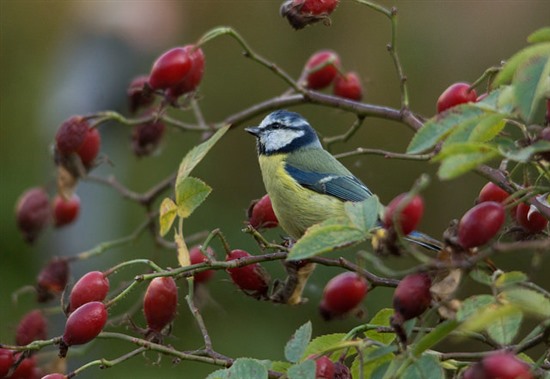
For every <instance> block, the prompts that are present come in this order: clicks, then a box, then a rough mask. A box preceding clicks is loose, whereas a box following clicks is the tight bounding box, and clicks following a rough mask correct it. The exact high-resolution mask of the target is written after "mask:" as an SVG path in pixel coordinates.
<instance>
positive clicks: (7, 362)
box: [0, 348, 15, 378]
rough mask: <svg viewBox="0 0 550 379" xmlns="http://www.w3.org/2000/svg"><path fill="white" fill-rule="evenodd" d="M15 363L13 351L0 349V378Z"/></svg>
mask: <svg viewBox="0 0 550 379" xmlns="http://www.w3.org/2000/svg"><path fill="white" fill-rule="evenodd" d="M14 362H15V357H14V355H13V351H11V350H8V349H2V348H0V378H4V377H5V376H6V374H7V373H8V371H10V368H11V365H13V363H14Z"/></svg>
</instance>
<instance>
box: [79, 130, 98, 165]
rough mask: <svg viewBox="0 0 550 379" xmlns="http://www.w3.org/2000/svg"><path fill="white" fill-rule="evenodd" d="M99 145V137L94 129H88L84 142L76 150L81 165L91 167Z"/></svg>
mask: <svg viewBox="0 0 550 379" xmlns="http://www.w3.org/2000/svg"><path fill="white" fill-rule="evenodd" d="M100 145H101V135H100V134H99V131H98V130H97V129H96V128H90V129H88V133H87V134H86V138H84V142H83V143H82V145H80V147H79V148H78V149H77V151H76V153H77V154H78V156H79V157H80V160H81V161H82V164H83V165H84V166H85V167H88V168H89V167H91V166H92V165H93V163H94V161H95V159H96V157H97V154H98V153H99V148H100Z"/></svg>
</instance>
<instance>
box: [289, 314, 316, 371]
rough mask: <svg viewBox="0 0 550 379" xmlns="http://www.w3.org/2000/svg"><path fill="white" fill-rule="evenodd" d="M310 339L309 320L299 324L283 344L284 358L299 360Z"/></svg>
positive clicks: (293, 360) (290, 360) (294, 361)
mask: <svg viewBox="0 0 550 379" xmlns="http://www.w3.org/2000/svg"><path fill="white" fill-rule="evenodd" d="M310 340H311V321H308V322H306V323H305V324H304V325H302V326H300V327H299V328H298V329H297V330H296V332H294V335H293V336H292V337H291V338H290V340H289V341H288V342H287V344H286V346H285V358H286V360H287V361H289V362H292V363H296V362H298V361H299V360H300V358H301V357H302V355H303V354H304V351H305V350H306V347H307V345H308V344H309V341H310Z"/></svg>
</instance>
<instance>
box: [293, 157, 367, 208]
mask: <svg viewBox="0 0 550 379" xmlns="http://www.w3.org/2000/svg"><path fill="white" fill-rule="evenodd" d="M285 168H286V171H287V172H288V174H289V175H290V176H292V178H293V179H294V180H296V181H297V182H298V183H300V184H301V185H302V186H304V187H306V188H309V189H310V190H312V191H315V192H318V193H322V194H326V195H330V196H334V197H337V198H338V199H340V200H342V201H362V200H365V199H366V198H367V197H369V196H371V195H372V192H371V191H370V190H369V189H368V188H367V187H366V186H365V185H364V184H363V183H361V181H360V180H359V179H357V178H356V177H355V176H353V175H337V174H328V173H318V172H310V171H304V170H301V169H299V168H297V167H294V166H292V165H290V164H288V163H287V164H286V166H285Z"/></svg>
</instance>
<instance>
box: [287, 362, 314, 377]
mask: <svg viewBox="0 0 550 379" xmlns="http://www.w3.org/2000/svg"><path fill="white" fill-rule="evenodd" d="M287 375H288V378H289V379H315V362H314V361H313V360H311V359H306V360H305V361H303V362H302V363H299V364H297V365H294V366H291V367H289V368H288V371H287Z"/></svg>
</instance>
